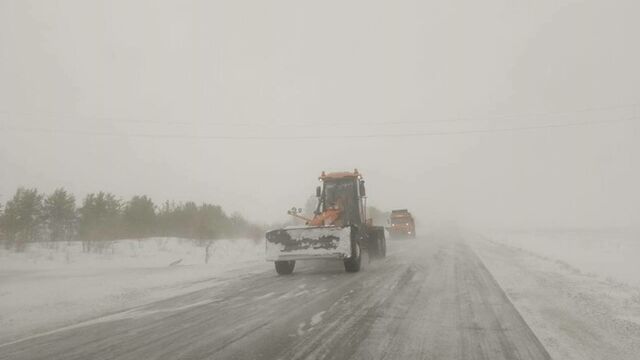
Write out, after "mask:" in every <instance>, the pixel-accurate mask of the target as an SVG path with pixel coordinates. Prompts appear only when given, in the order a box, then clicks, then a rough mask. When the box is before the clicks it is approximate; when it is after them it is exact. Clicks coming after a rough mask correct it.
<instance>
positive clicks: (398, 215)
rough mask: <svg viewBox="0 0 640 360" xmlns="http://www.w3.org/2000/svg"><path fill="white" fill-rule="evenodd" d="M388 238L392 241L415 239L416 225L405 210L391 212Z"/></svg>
mask: <svg viewBox="0 0 640 360" xmlns="http://www.w3.org/2000/svg"><path fill="white" fill-rule="evenodd" d="M389 223H390V226H389V227H388V228H387V229H388V230H389V236H391V238H394V239H399V238H415V237H416V223H415V221H414V220H413V216H412V215H411V213H410V212H409V210H407V209H399V210H392V211H391V216H390V218H389Z"/></svg>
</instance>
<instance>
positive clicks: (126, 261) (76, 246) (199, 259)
mask: <svg viewBox="0 0 640 360" xmlns="http://www.w3.org/2000/svg"><path fill="white" fill-rule="evenodd" d="M100 244H102V248H101V249H100V251H99V252H98V251H94V252H89V253H87V252H83V251H82V243H81V242H80V241H70V242H57V243H55V242H54V243H52V242H44V243H34V244H30V245H29V247H28V248H27V251H25V252H21V253H16V252H13V251H9V250H5V249H1V250H0V271H4V270H35V269H58V268H92V269H95V268H144V267H162V266H168V265H170V264H171V263H173V262H176V261H180V262H179V264H180V265H196V264H204V263H205V247H204V243H198V242H197V241H194V240H189V239H180V238H147V239H141V240H115V241H109V242H104V243H100ZM209 251H210V258H209V263H210V264H211V265H212V266H216V265H226V264H234V263H237V262H241V261H245V260H254V259H258V258H264V243H263V242H256V241H253V240H247V239H238V240H215V241H213V242H212V243H211V247H210V249H209Z"/></svg>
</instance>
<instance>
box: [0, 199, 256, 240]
mask: <svg viewBox="0 0 640 360" xmlns="http://www.w3.org/2000/svg"><path fill="white" fill-rule="evenodd" d="M263 233H264V229H263V227H261V226H259V225H256V224H253V223H251V222H249V221H247V220H246V219H244V218H243V217H242V216H241V215H240V214H237V213H234V214H232V215H227V214H226V213H225V212H224V210H223V209H222V208H221V207H220V206H218V205H213V204H207V203H202V204H196V203H194V202H178V203H176V202H173V201H166V202H164V203H162V204H160V205H157V204H155V203H154V202H153V200H152V199H151V198H149V197H148V196H145V195H136V196H133V197H132V198H131V199H129V200H127V201H124V200H122V199H120V198H118V197H116V196H115V195H113V194H111V193H107V192H97V193H91V194H88V195H86V196H85V197H84V199H83V200H82V202H81V204H79V206H78V205H77V204H76V197H75V196H74V195H73V194H71V193H69V192H68V191H66V190H65V189H64V188H59V189H56V190H55V191H53V193H51V194H48V195H47V194H43V193H40V192H39V191H38V190H37V189H27V188H19V189H18V190H17V191H16V193H15V194H14V195H13V197H12V198H11V199H10V200H8V201H7V202H6V204H4V206H0V241H2V242H3V243H4V246H5V247H6V248H8V249H15V250H17V251H22V250H24V249H25V247H26V245H27V244H28V243H30V242H38V241H70V240H82V242H83V249H84V250H85V251H92V250H93V249H94V248H96V247H100V246H101V244H104V243H105V242H106V241H109V240H116V239H131V238H133V239H141V238H146V237H152V236H163V237H164V236H170V237H181V238H189V239H196V240H212V239H220V238H252V239H260V238H261V237H262V235H263Z"/></svg>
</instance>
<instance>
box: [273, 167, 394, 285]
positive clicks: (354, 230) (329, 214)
mask: <svg viewBox="0 0 640 360" xmlns="http://www.w3.org/2000/svg"><path fill="white" fill-rule="evenodd" d="M319 180H320V181H321V185H320V186H318V187H317V188H316V197H317V198H318V205H317V206H316V209H315V211H314V214H313V217H305V216H303V215H302V214H300V211H298V210H295V208H294V209H292V210H290V211H289V212H288V213H289V215H292V216H295V217H297V218H300V219H303V220H305V225H304V226H292V227H286V228H283V229H277V230H272V231H269V232H267V234H266V239H267V242H266V244H267V245H266V247H267V249H266V258H267V260H268V261H274V262H275V267H276V272H277V273H278V274H281V275H282V274H291V273H292V272H293V269H294V267H295V264H296V261H297V260H308V259H336V260H341V261H343V262H344V268H345V270H346V271H347V272H357V271H359V270H360V264H361V259H362V253H363V252H366V254H367V255H369V258H370V259H371V258H380V257H384V256H386V241H385V236H384V227H382V226H373V224H372V221H371V219H367V213H366V201H367V200H366V191H365V184H364V180H363V178H362V175H361V174H360V173H359V172H358V170H354V171H353V172H335V173H328V174H327V173H325V172H322V175H320V178H319Z"/></svg>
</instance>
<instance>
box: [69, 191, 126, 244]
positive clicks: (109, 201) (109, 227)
mask: <svg viewBox="0 0 640 360" xmlns="http://www.w3.org/2000/svg"><path fill="white" fill-rule="evenodd" d="M79 212H80V221H79V227H78V231H79V235H80V237H81V239H82V241H83V249H84V250H85V251H91V250H93V248H94V247H95V245H96V244H95V242H96V241H104V240H113V239H116V238H117V237H118V236H119V235H120V234H121V233H122V231H121V204H120V200H118V199H116V197H115V196H114V195H113V194H109V193H104V192H99V193H97V194H89V195H87V196H86V197H85V199H84V201H83V203H82V207H81V208H80V209H79Z"/></svg>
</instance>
